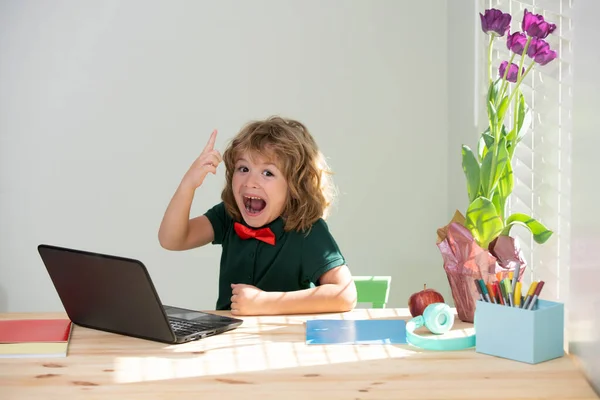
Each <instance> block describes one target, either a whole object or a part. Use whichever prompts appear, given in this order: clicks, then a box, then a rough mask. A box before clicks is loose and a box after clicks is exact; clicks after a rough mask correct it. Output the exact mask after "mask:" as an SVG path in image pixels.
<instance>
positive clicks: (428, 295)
mask: <svg viewBox="0 0 600 400" xmlns="http://www.w3.org/2000/svg"><path fill="white" fill-rule="evenodd" d="M432 303H445V301H444V297H443V296H442V295H441V294H440V293H439V292H438V291H436V290H433V289H427V285H423V290H421V291H420V292H417V293H413V294H412V295H411V296H410V297H409V299H408V309H409V311H410V315H412V316H413V317H416V316H417V315H423V311H425V308H427V306H428V305H430V304H432Z"/></svg>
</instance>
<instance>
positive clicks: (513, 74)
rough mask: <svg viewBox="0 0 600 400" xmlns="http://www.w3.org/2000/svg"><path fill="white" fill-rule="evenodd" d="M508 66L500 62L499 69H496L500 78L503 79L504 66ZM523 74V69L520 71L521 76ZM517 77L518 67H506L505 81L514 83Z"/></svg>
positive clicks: (512, 64) (512, 65)
mask: <svg viewBox="0 0 600 400" xmlns="http://www.w3.org/2000/svg"><path fill="white" fill-rule="evenodd" d="M507 65H508V61H502V64H500V68H498V72H499V73H500V77H501V78H503V77H504V72H505V71H506V66H507ZM524 73H525V68H522V69H521V75H523V74H524ZM518 77H519V66H518V65H517V64H515V63H511V64H510V67H508V74H507V75H506V80H507V81H509V82H513V83H515V82H516V81H517V78H518Z"/></svg>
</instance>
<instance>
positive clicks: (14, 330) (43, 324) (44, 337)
mask: <svg viewBox="0 0 600 400" xmlns="http://www.w3.org/2000/svg"><path fill="white" fill-rule="evenodd" d="M71 326H72V324H71V321H70V320H69V319H11V320H0V343H25V342H67V341H68V340H69V335H70V333H71Z"/></svg>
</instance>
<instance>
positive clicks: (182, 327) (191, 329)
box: [169, 318, 210, 336]
mask: <svg viewBox="0 0 600 400" xmlns="http://www.w3.org/2000/svg"><path fill="white" fill-rule="evenodd" d="M169 324H170V325H171V328H173V332H175V334H176V335H183V336H185V335H191V334H192V333H198V332H200V331H204V330H207V329H210V326H208V325H205V324H202V323H200V322H191V321H186V320H182V319H175V318H170V319H169Z"/></svg>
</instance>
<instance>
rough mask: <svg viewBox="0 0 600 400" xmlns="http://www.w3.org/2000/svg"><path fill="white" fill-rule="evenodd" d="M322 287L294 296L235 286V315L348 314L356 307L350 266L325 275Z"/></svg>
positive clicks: (322, 278)
mask: <svg viewBox="0 0 600 400" xmlns="http://www.w3.org/2000/svg"><path fill="white" fill-rule="evenodd" d="M319 283H320V285H319V286H317V287H314V288H310V289H303V290H297V291H293V292H264V291H262V290H260V289H258V288H256V287H255V286H251V285H232V289H233V290H232V297H231V302H232V304H231V312H232V314H234V315H276V314H313V313H324V312H345V311H350V310H352V309H353V308H354V307H355V306H356V286H355V285H354V281H353V280H352V275H351V274H350V270H349V269H348V267H347V266H345V265H342V266H339V267H336V268H333V269H331V270H329V271H327V272H325V273H324V274H323V275H322V276H321V278H320V279H319Z"/></svg>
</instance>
